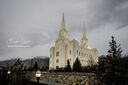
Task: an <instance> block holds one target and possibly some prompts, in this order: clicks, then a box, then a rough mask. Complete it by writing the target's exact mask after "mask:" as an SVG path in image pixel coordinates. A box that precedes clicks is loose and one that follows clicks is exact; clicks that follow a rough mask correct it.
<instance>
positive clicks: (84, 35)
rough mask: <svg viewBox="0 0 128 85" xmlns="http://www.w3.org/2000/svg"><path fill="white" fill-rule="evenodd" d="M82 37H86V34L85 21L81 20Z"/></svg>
mask: <svg viewBox="0 0 128 85" xmlns="http://www.w3.org/2000/svg"><path fill="white" fill-rule="evenodd" d="M82 38H85V39H86V34H85V21H84V22H83V35H82Z"/></svg>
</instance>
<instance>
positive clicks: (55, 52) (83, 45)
mask: <svg viewBox="0 0 128 85" xmlns="http://www.w3.org/2000/svg"><path fill="white" fill-rule="evenodd" d="M77 57H78V58H79V60H80V62H81V65H82V66H88V65H96V64H97V62H98V51H97V49H92V48H91V47H90V46H89V44H88V39H87V38H86V33H85V23H84V24H83V34H82V38H81V41H80V44H79V42H78V41H77V40H74V39H73V40H69V39H68V32H67V30H66V28H65V20H64V13H63V18H62V24H61V29H60V30H59V33H58V39H57V40H56V42H55V46H54V47H51V49H50V61H49V69H50V70H51V69H57V68H64V67H66V66H67V60H68V59H69V62H70V65H71V68H72V67H73V64H74V62H75V60H76V58H77Z"/></svg>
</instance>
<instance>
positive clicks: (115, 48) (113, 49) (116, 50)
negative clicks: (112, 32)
mask: <svg viewBox="0 0 128 85" xmlns="http://www.w3.org/2000/svg"><path fill="white" fill-rule="evenodd" d="M109 47H110V49H109V50H108V56H110V57H112V58H115V59H117V58H120V57H121V53H122V49H121V47H120V44H119V45H116V41H115V40H114V36H112V40H111V42H109Z"/></svg>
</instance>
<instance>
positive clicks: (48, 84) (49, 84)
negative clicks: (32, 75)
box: [31, 79, 65, 85]
mask: <svg viewBox="0 0 128 85" xmlns="http://www.w3.org/2000/svg"><path fill="white" fill-rule="evenodd" d="M31 81H34V82H37V81H36V80H35V79H32V80H31ZM39 83H43V84H47V85H65V84H59V83H55V82H46V81H43V80H40V82H39Z"/></svg>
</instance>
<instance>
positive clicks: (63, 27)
mask: <svg viewBox="0 0 128 85" xmlns="http://www.w3.org/2000/svg"><path fill="white" fill-rule="evenodd" d="M61 29H65V20H64V13H63V14H62V23H61Z"/></svg>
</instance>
